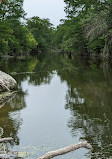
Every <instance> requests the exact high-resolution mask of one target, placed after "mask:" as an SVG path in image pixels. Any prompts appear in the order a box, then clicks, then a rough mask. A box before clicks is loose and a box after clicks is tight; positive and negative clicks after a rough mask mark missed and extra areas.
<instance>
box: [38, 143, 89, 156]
mask: <svg viewBox="0 0 112 159" xmlns="http://www.w3.org/2000/svg"><path fill="white" fill-rule="evenodd" d="M79 148H87V149H90V150H92V146H91V145H90V144H88V143H87V141H84V142H80V143H78V144H74V145H70V146H68V147H65V148H62V149H59V150H56V151H51V152H48V153H46V154H45V155H43V156H41V157H39V158H38V159H51V158H54V157H56V156H59V155H64V154H66V153H69V152H72V151H75V150H77V149H79Z"/></svg>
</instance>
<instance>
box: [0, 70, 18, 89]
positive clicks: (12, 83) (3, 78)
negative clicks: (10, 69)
mask: <svg viewBox="0 0 112 159" xmlns="http://www.w3.org/2000/svg"><path fill="white" fill-rule="evenodd" d="M16 86H17V82H16V80H15V79H14V78H13V77H11V76H10V75H8V74H6V73H4V72H2V71H0V92H3V91H9V90H13V89H15V88H16Z"/></svg>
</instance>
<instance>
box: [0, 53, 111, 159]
mask: <svg viewBox="0 0 112 159" xmlns="http://www.w3.org/2000/svg"><path fill="white" fill-rule="evenodd" d="M2 64H3V63H2ZM9 64H10V62H7V63H6V66H5V67H4V71H6V72H22V71H24V72H28V71H30V72H36V73H35V74H30V75H27V74H24V75H16V76H15V78H16V80H17V82H18V88H19V89H20V90H22V86H21V82H22V81H24V80H26V79H28V82H29V84H31V85H34V86H35V85H41V84H43V83H44V84H47V83H50V81H51V79H52V77H53V74H54V71H55V72H57V74H58V75H59V76H60V78H61V81H66V83H67V85H68V91H67V93H66V105H65V108H66V109H70V111H71V114H72V115H71V118H70V120H69V121H68V124H67V126H68V127H69V128H70V130H71V133H72V136H77V130H79V129H80V131H81V134H82V136H81V139H85V140H87V141H88V142H89V143H91V144H92V145H93V148H94V152H93V158H98V157H100V158H101V157H102V158H109V157H110V156H111V155H112V145H111V143H112V139H111V132H112V123H111V121H112V115H111V114H112V99H111V97H112V80H111V79H112V69H111V68H112V67H111V62H109V61H102V60H100V59H97V60H96V59H93V60H90V59H88V60H87V59H86V60H85V59H82V60H81V59H79V58H77V59H68V58H66V57H63V56H57V55H55V54H54V55H53V56H51V55H50V56H49V55H48V54H45V55H43V57H42V56H41V60H37V59H35V58H32V59H31V60H29V59H28V60H26V62H25V61H24V62H21V63H19V61H18V62H17V61H16V63H15V62H14V63H13V65H15V67H14V69H12V67H8V66H9ZM16 66H17V67H16ZM25 95H26V92H25V93H24V92H23V91H20V93H19V94H17V95H16V96H15V97H14V98H12V99H11V100H9V101H8V102H7V103H6V104H5V106H4V108H2V109H1V110H0V126H1V127H3V129H4V136H5V137H8V136H11V137H13V138H14V142H13V143H12V145H14V144H17V145H19V138H18V137H17V136H18V131H19V129H20V125H21V124H22V119H21V116H20V115H19V113H18V116H16V118H15V120H12V118H11V116H12V114H13V116H14V115H15V114H16V112H17V111H19V110H21V109H24V108H25V107H26V104H25V99H24V98H25Z"/></svg>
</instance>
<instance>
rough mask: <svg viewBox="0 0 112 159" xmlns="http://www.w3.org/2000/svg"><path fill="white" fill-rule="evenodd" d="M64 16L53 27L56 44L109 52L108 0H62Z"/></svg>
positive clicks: (111, 36)
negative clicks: (55, 28) (59, 23)
mask: <svg viewBox="0 0 112 159" xmlns="http://www.w3.org/2000/svg"><path fill="white" fill-rule="evenodd" d="M64 1H65V3H66V8H65V11H66V13H67V16H68V18H67V20H64V21H62V24H61V25H60V26H58V27H57V31H56V37H55V40H56V44H57V45H58V47H59V48H60V49H62V50H63V49H64V50H65V51H72V52H75V53H76V52H77V53H80V54H88V55H90V54H92V55H98V54H101V55H103V56H105V57H109V56H110V55H111V54H112V51H111V50H112V18H111V16H112V1H111V0H103V1H102V0H81V1H80V0H72V1H71V0H64Z"/></svg>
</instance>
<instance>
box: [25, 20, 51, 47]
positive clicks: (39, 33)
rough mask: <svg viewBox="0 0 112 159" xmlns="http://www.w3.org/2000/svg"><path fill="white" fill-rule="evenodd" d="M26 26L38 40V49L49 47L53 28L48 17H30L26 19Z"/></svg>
mask: <svg viewBox="0 0 112 159" xmlns="http://www.w3.org/2000/svg"><path fill="white" fill-rule="evenodd" d="M27 26H28V29H29V30H30V32H31V33H32V34H33V36H34V37H35V39H36V41H37V42H38V48H39V49H40V50H48V49H49V48H51V42H52V36H53V30H54V29H53V27H52V24H51V23H50V21H49V19H40V18H39V17H32V18H30V19H28V20H27Z"/></svg>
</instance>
